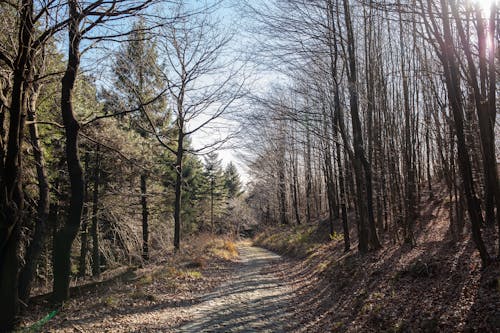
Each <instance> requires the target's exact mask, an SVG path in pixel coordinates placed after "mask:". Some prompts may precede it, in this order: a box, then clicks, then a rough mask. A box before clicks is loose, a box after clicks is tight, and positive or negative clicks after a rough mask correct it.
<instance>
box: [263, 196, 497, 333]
mask: <svg viewBox="0 0 500 333" xmlns="http://www.w3.org/2000/svg"><path fill="white" fill-rule="evenodd" d="M420 209H421V211H422V214H421V215H420V217H419V218H418V221H417V228H416V230H419V232H418V235H417V242H416V246H414V247H410V246H408V245H400V244H391V243H390V242H388V241H385V242H384V244H383V248H382V249H381V250H379V251H377V252H373V253H369V254H366V255H362V254H360V253H359V252H358V251H357V250H351V251H350V252H348V253H344V251H343V242H342V238H341V236H338V237H334V238H333V239H329V238H328V227H327V223H326V221H323V220H318V221H316V222H314V223H313V224H311V225H301V226H296V227H293V228H290V229H288V230H283V228H269V229H266V230H264V231H262V232H261V233H260V234H259V235H258V236H257V237H256V244H258V245H261V246H264V247H267V248H270V249H273V250H275V251H277V252H280V253H283V254H288V255H290V254H291V255H293V256H294V258H295V260H294V261H293V262H292V263H289V264H287V265H283V266H281V267H280V268H279V269H280V273H281V275H282V276H283V278H284V279H286V280H288V281H290V282H291V283H292V284H293V286H294V290H295V291H296V293H297V295H296V299H295V300H293V301H292V304H295V306H294V307H295V313H294V316H295V318H296V319H297V323H298V324H297V325H296V327H293V331H297V332H327V331H334V332H499V331H500V265H499V264H498V262H497V263H495V264H492V265H490V266H489V267H487V268H486V269H482V267H481V260H480V258H479V255H478V253H477V251H476V250H475V246H474V244H473V242H472V240H471V239H470V237H469V236H465V235H464V236H463V237H462V238H461V239H460V240H458V241H456V242H453V241H452V238H451V235H450V232H449V221H448V210H447V206H446V202H444V201H443V200H434V201H432V202H424V203H422V204H421V206H420ZM335 226H336V227H337V228H340V227H339V223H336V225H335ZM351 226H352V223H351ZM353 229H354V228H353ZM338 232H340V231H338ZM353 233H354V230H351V234H353ZM465 234H466V235H468V234H469V233H468V232H466V233H465Z"/></svg>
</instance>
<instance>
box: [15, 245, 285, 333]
mask: <svg viewBox="0 0 500 333" xmlns="http://www.w3.org/2000/svg"><path fill="white" fill-rule="evenodd" d="M205 238H206V239H204V240H203V239H202V240H200V239H196V242H192V243H196V244H200V243H202V244H203V243H204V244H205V245H202V246H200V245H197V246H196V247H197V248H196V249H192V248H191V250H190V251H187V253H185V254H184V255H180V256H178V258H176V260H173V261H169V262H168V263H164V264H162V265H158V264H154V265H149V266H147V267H145V268H142V269H136V270H130V269H125V270H122V271H118V272H117V274H114V276H113V277H109V278H102V279H101V280H100V281H97V282H94V283H87V284H82V285H80V286H79V287H77V288H73V289H74V290H73V298H72V299H71V300H70V301H69V302H68V303H66V304H65V305H64V307H63V308H62V309H60V310H59V313H58V314H57V315H56V316H55V317H54V318H53V319H51V320H50V321H49V322H48V323H47V324H45V326H43V327H36V326H37V325H36V322H37V320H39V319H40V318H42V317H44V316H45V315H46V314H47V313H49V312H51V310H52V308H51V307H50V305H49V303H47V301H46V299H47V296H46V295H42V296H39V297H35V298H34V299H33V301H34V303H35V305H34V306H32V307H31V309H30V312H29V313H27V314H26V319H25V322H24V326H25V327H26V328H25V329H24V330H21V332H35V331H42V332H80V333H81V332H247V331H248V332H286V331H288V330H287V329H286V328H285V326H286V325H290V323H291V321H290V315H291V311H290V308H289V304H290V298H291V297H292V292H291V289H290V287H289V285H288V284H287V283H284V282H283V281H284V280H285V279H284V277H283V276H280V275H278V274H276V272H277V271H279V272H281V271H282V270H280V269H278V267H281V265H283V264H284V262H283V260H281V257H280V256H278V255H276V254H274V253H272V252H270V251H267V250H265V249H262V248H257V247H253V246H251V244H250V243H249V242H238V243H236V244H235V243H233V242H232V241H229V240H220V239H219V240H210V239H209V236H207V237H205ZM236 250H237V252H236ZM33 325H35V326H33Z"/></svg>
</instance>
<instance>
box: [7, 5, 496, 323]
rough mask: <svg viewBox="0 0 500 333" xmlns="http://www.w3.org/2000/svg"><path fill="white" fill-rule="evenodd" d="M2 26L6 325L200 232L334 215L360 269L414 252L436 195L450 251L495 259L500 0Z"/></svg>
mask: <svg viewBox="0 0 500 333" xmlns="http://www.w3.org/2000/svg"><path fill="white" fill-rule="evenodd" d="M0 12H1V17H2V18H3V24H2V29H1V31H0V39H1V43H0V97H1V98H0V206H1V209H0V213H1V214H0V272H1V275H0V331H9V330H10V329H12V328H13V327H15V326H16V325H17V324H18V322H19V318H20V317H21V316H22V315H23V313H25V312H26V310H28V309H29V307H30V296H34V295H37V294H40V293H47V292H49V291H50V292H51V295H52V296H51V300H52V302H53V303H54V304H61V303H62V302H64V301H67V300H68V299H70V297H71V295H70V292H69V290H70V286H71V285H72V284H74V283H76V282H77V281H79V280H82V281H83V280H85V279H88V278H89V277H91V276H92V277H98V276H99V275H100V274H102V272H104V271H107V270H110V269H112V268H116V267H120V266H126V265H136V266H144V265H147V263H148V262H150V261H152V260H154V259H157V258H159V257H164V256H171V255H174V253H177V252H178V251H182V248H183V240H184V239H185V237H187V236H188V235H197V234H201V233H205V232H208V233H212V234H214V235H215V234H226V235H233V236H238V235H240V234H241V235H243V234H245V233H244V232H243V231H244V230H248V229H249V228H255V225H258V227H259V228H261V229H262V228H267V227H273V228H274V227H276V226H279V228H280V229H277V230H286V229H287V228H290V227H291V226H295V225H301V224H303V225H310V224H313V223H327V225H328V234H329V235H330V237H331V239H342V242H343V249H344V251H345V252H349V251H357V252H356V253H359V255H363V254H366V253H372V252H376V251H378V250H380V249H381V248H383V247H387V246H403V245H408V246H410V247H411V246H415V245H416V243H417V237H416V236H415V235H416V234H417V233H418V232H421V231H422V230H419V229H418V228H419V224H418V223H417V222H416V221H417V220H418V219H419V216H420V214H421V211H420V210H421V206H420V203H421V202H431V201H433V200H440V202H442V203H443V205H445V207H446V209H447V210H448V215H447V216H448V220H449V221H448V225H449V232H450V235H451V239H452V241H453V242H458V241H460V240H461V239H464V238H468V237H471V238H472V240H473V242H474V244H475V248H476V250H475V251H477V253H479V256H480V259H481V262H482V265H483V267H485V268H486V267H488V266H489V265H495V262H496V261H497V258H498V257H499V255H500V237H499V233H500V184H499V182H498V156H499V151H498V148H497V144H498V138H499V137H500V136H499V135H497V134H498V125H497V110H498V109H499V105H500V102H499V92H498V89H497V88H498V82H499V79H498V77H499V76H500V66H499V65H498V64H499V62H500V47H499V40H500V21H499V20H500V15H499V9H498V6H497V3H496V2H495V1H487V0H465V1H456V0H412V1H376V0H366V1H357V0H314V1H306V0H273V1H205V2H194V1H175V0H172V1H157V0H143V1H142V0H107V1H104V0H99V1H89V2H85V1H80V0H67V1H58V0H46V1H38V0H13V1H9V0H2V1H0ZM235 122H237V123H238V126H237V127H238V128H237V129H234V128H232V127H234V126H230V125H229V124H231V123H235ZM228 147H233V148H234V149H237V151H238V160H239V162H238V163H239V164H245V165H246V166H245V168H244V169H240V170H238V168H237V166H236V165H235V163H236V160H235V161H234V162H228V161H225V163H223V161H222V160H221V158H220V157H219V156H220V152H222V151H223V150H222V149H227V148H228ZM241 170H243V171H244V172H245V177H244V178H245V179H243V177H242V176H241V175H240V173H241V172H242V171H241ZM244 183H246V184H244ZM426 200H427V201H426ZM318 221H321V222H318ZM337 226H339V227H340V228H337ZM338 230H341V231H340V232H337V231H338Z"/></svg>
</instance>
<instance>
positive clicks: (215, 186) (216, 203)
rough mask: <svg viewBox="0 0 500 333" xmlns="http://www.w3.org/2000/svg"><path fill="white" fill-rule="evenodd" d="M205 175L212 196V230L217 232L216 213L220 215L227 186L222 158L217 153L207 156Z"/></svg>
mask: <svg viewBox="0 0 500 333" xmlns="http://www.w3.org/2000/svg"><path fill="white" fill-rule="evenodd" d="M205 177H206V179H207V182H208V184H207V187H208V188H207V192H208V195H209V197H210V230H211V231H212V233H213V232H215V214H217V216H220V213H221V212H220V210H221V207H223V206H224V204H225V201H226V196H227V192H226V188H225V186H224V185H225V183H224V174H223V170H222V164H221V160H219V157H218V155H217V154H216V153H209V154H207V156H206V157H205Z"/></svg>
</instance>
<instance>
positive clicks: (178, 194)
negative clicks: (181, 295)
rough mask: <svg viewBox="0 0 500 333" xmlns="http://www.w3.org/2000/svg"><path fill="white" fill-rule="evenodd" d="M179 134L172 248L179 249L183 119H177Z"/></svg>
mask: <svg viewBox="0 0 500 333" xmlns="http://www.w3.org/2000/svg"><path fill="white" fill-rule="evenodd" d="M178 121H179V135H178V137H177V158H176V161H175V172H176V173H177V175H176V179H175V190H174V192H175V201H174V248H175V250H176V251H178V250H179V249H180V244H181V196H182V157H183V155H184V148H183V143H184V133H183V121H182V119H179V120H178Z"/></svg>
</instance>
